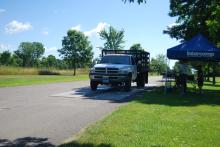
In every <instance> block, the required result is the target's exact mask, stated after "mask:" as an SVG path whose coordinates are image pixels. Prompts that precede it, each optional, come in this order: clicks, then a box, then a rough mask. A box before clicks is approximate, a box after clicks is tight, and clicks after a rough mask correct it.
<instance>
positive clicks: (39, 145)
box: [0, 137, 55, 147]
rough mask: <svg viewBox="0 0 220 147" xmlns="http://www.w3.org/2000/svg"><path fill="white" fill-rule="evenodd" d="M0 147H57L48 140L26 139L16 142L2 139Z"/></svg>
mask: <svg viewBox="0 0 220 147" xmlns="http://www.w3.org/2000/svg"><path fill="white" fill-rule="evenodd" d="M0 147H55V145H53V144H52V143H50V142H48V139H47V138H36V137H24V138H17V139H15V140H12V141H11V140H8V139H0Z"/></svg>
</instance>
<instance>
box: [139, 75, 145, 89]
mask: <svg viewBox="0 0 220 147" xmlns="http://www.w3.org/2000/svg"><path fill="white" fill-rule="evenodd" d="M144 86H145V76H144V74H139V75H138V78H137V87H139V88H140V87H144Z"/></svg>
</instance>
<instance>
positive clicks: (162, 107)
mask: <svg viewBox="0 0 220 147" xmlns="http://www.w3.org/2000/svg"><path fill="white" fill-rule="evenodd" d="M218 80H219V79H218ZM204 88H205V90H204V94H203V95H200V94H198V93H193V92H190V93H188V94H187V95H185V96H182V95H180V94H179V93H178V92H172V93H169V94H167V95H164V92H163V90H162V89H157V90H155V91H151V92H146V93H145V94H144V95H143V96H140V97H138V98H136V99H135V100H133V101H132V102H129V103H128V104H127V105H124V106H121V107H120V108H118V109H117V110H116V111H114V112H113V113H112V114H111V115H109V116H107V117H106V118H105V119H103V120H101V121H98V122H97V123H95V124H93V125H91V126H89V127H88V128H87V129H86V130H85V131H83V132H82V133H81V134H79V135H78V136H77V137H76V138H77V139H76V140H75V141H72V142H69V143H66V144H64V145H62V146H79V147H81V146H91V147H93V146H106V147H110V146H116V147H124V146H125V147H137V146H138V147H145V146H157V147H159V146H173V147H176V146H187V147H188V146H195V147H198V146H199V147H207V146H210V147H215V146H216V147H217V146H220V125H219V124H220V83H218V84H217V85H216V86H211V85H210V83H206V86H205V87H204Z"/></svg>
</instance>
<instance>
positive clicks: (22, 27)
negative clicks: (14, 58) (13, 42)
mask: <svg viewBox="0 0 220 147" xmlns="http://www.w3.org/2000/svg"><path fill="white" fill-rule="evenodd" d="M31 28H32V25H31V24H30V23H28V22H27V23H23V22H18V21H16V20H13V21H11V22H9V23H8V24H7V25H6V26H5V32H6V33H8V34H14V33H20V32H23V31H27V30H30V29H31Z"/></svg>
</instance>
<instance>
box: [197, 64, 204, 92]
mask: <svg viewBox="0 0 220 147" xmlns="http://www.w3.org/2000/svg"><path fill="white" fill-rule="evenodd" d="M197 82H198V87H199V93H200V94H201V93H202V87H203V83H204V75H203V71H202V66H199V68H198V73H197Z"/></svg>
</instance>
